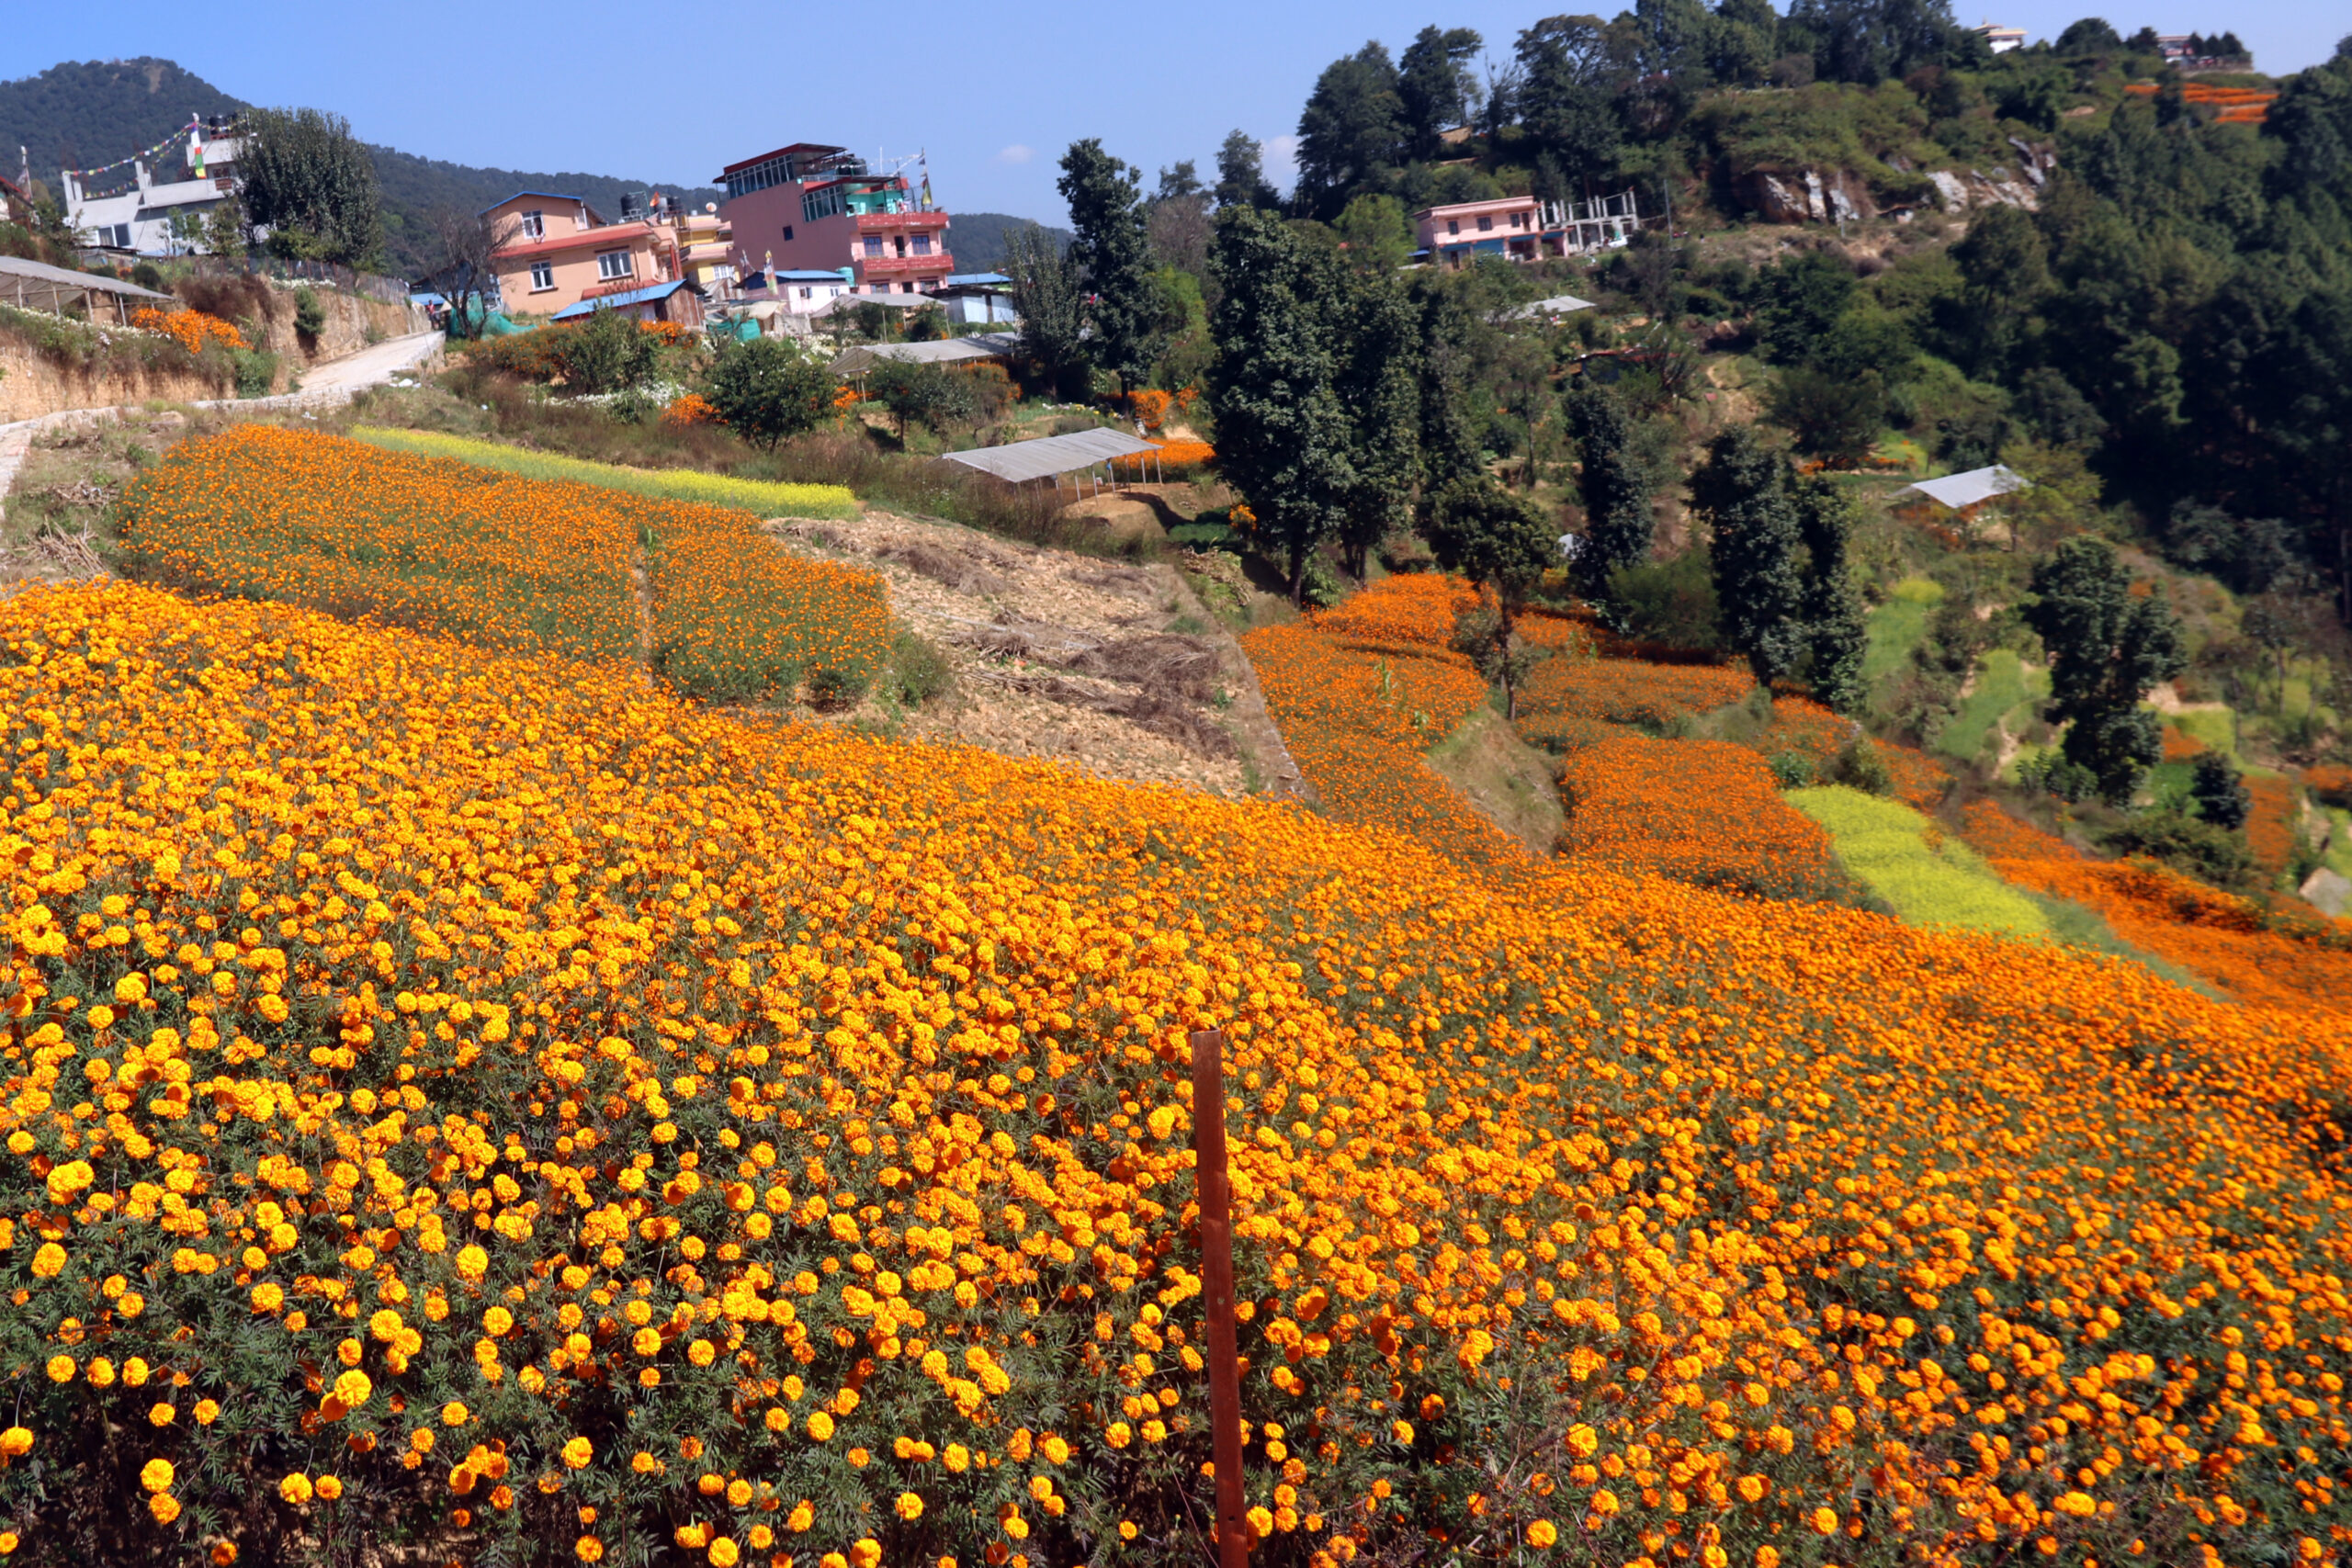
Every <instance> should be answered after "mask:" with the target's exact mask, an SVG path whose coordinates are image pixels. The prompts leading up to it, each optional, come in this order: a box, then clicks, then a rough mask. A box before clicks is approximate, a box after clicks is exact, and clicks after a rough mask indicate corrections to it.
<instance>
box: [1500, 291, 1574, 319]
mask: <svg viewBox="0 0 2352 1568" xmlns="http://www.w3.org/2000/svg"><path fill="white" fill-rule="evenodd" d="M1592 308H1593V305H1592V301H1591V300H1589V299H1577V297H1576V296H1575V295H1573V294H1555V295H1553V296H1552V297H1551V298H1550V299H1537V300H1533V301H1532V302H1530V303H1528V304H1525V305H1520V306H1517V307H1514V308H1513V309H1511V310H1505V311H1504V312H1503V319H1504V320H1505V321H1527V320H1530V319H1531V318H1532V317H1536V316H1567V315H1573V314H1575V313H1576V312H1577V311H1578V310H1591V309H1592Z"/></svg>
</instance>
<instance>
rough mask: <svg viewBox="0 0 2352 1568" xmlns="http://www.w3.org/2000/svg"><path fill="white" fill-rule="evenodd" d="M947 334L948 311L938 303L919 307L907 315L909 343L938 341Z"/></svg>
mask: <svg viewBox="0 0 2352 1568" xmlns="http://www.w3.org/2000/svg"><path fill="white" fill-rule="evenodd" d="M946 335H947V312H946V311H944V310H941V309H940V308H939V307H938V306H936V305H924V306H921V307H919V308H918V309H917V310H915V311H914V312H913V313H912V314H910V316H908V317H907V341H908V342H909V343H936V342H938V341H939V340H940V339H941V338H944V337H945V336H946Z"/></svg>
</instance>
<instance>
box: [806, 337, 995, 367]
mask: <svg viewBox="0 0 2352 1568" xmlns="http://www.w3.org/2000/svg"><path fill="white" fill-rule="evenodd" d="M1020 343H1021V340H1020V339H1019V338H1017V337H1015V336H1014V335H1013V334H1012V333H973V334H972V335H971V336H970V337H949V338H936V339H933V341H932V342H930V343H876V344H865V346H863V347H860V348H853V349H851V350H849V351H848V352H847V353H845V354H843V355H842V356H841V357H840V358H839V359H836V360H834V361H833V374H834V375H836V376H854V375H856V374H857V373H858V372H859V371H861V370H870V369H872V368H873V367H874V362H875V361H876V360H877V359H895V360H898V361H899V363H901V364H905V365H947V364H952V363H954V362H955V361H956V360H959V359H1001V358H1003V357H1004V356H1005V355H1008V354H1011V353H1012V351H1013V349H1015V348H1016V347H1018V346H1019V345H1020Z"/></svg>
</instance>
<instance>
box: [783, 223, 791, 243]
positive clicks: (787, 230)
mask: <svg viewBox="0 0 2352 1568" xmlns="http://www.w3.org/2000/svg"><path fill="white" fill-rule="evenodd" d="M784 237H785V238H786V239H787V240H789V239H791V238H792V225H791V224H789V223H787V224H786V225H785V226H784Z"/></svg>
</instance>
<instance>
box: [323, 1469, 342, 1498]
mask: <svg viewBox="0 0 2352 1568" xmlns="http://www.w3.org/2000/svg"><path fill="white" fill-rule="evenodd" d="M317 1490H318V1494H319V1495H320V1497H322V1498H323V1499H324V1500H325V1501H327V1502H330V1503H332V1502H334V1500H335V1499H336V1498H338V1497H340V1496H342V1495H343V1477H341V1476H339V1475H322V1476H320V1477H319V1479H318V1483H317Z"/></svg>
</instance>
